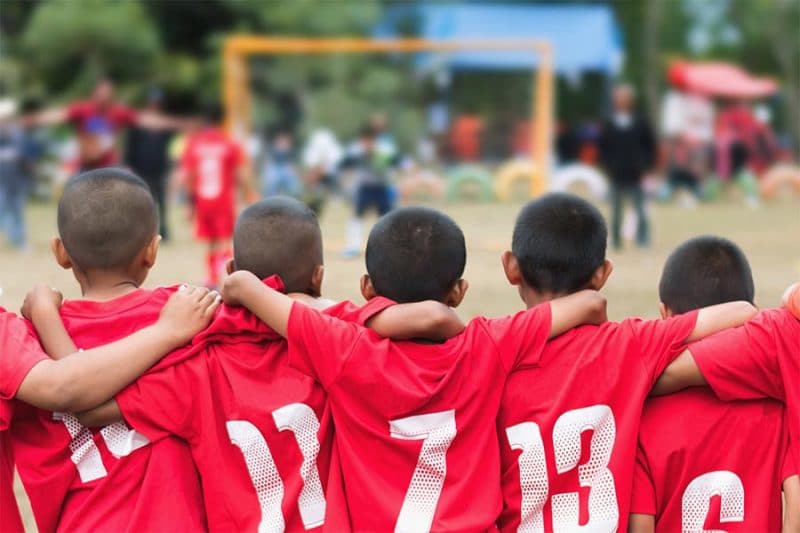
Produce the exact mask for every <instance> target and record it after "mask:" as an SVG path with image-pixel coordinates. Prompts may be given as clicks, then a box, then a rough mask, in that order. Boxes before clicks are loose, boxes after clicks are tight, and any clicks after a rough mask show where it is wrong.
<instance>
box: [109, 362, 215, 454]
mask: <svg viewBox="0 0 800 533" xmlns="http://www.w3.org/2000/svg"><path fill="white" fill-rule="evenodd" d="M200 362H201V356H198V357H196V358H194V359H192V360H189V361H185V362H183V363H181V364H178V365H175V366H171V367H168V368H165V369H163V370H159V371H157V372H148V373H146V374H144V375H143V376H141V377H140V378H139V379H137V380H136V381H134V382H133V383H132V384H130V385H129V386H128V387H126V388H125V389H123V390H122V391H121V392H120V393H119V394H117V396H116V400H117V404H118V405H119V409H120V411H121V412H122V416H123V418H125V421H126V422H127V423H128V424H129V425H130V426H131V427H132V428H133V429H135V430H136V431H138V432H139V433H141V434H143V435H144V436H145V437H147V438H148V439H150V440H151V441H156V440H159V439H162V438H165V437H168V436H170V435H175V436H177V437H181V438H184V439H187V440H188V439H190V438H192V436H193V435H194V429H193V424H192V412H193V407H192V398H193V397H194V395H195V391H197V389H198V386H197V383H195V380H194V379H193V372H192V370H193V368H192V366H193V365H196V364H198V363H200Z"/></svg>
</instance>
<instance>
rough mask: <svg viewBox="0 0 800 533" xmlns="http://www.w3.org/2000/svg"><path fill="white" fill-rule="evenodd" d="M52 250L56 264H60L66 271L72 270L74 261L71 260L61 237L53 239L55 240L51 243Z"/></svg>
mask: <svg viewBox="0 0 800 533" xmlns="http://www.w3.org/2000/svg"><path fill="white" fill-rule="evenodd" d="M50 250H51V251H52V252H53V257H55V259H56V263H58V265H59V266H60V267H61V268H63V269H65V270H69V269H70V268H72V259H70V257H69V254H68V253H67V249H66V248H64V243H63V242H62V241H61V239H60V238H59V237H53V240H52V241H50Z"/></svg>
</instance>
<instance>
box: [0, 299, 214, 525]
mask: <svg viewBox="0 0 800 533" xmlns="http://www.w3.org/2000/svg"><path fill="white" fill-rule="evenodd" d="M206 294H208V293H207V291H204V290H198V289H194V288H192V289H188V290H186V291H181V292H179V293H176V294H175V295H174V296H173V297H172V298H171V300H170V301H169V302H168V303H167V305H166V306H165V307H164V309H163V310H162V312H161V318H160V319H159V320H158V322H156V324H154V325H152V326H150V327H148V328H145V329H144V330H141V331H139V332H137V333H134V334H133V335H131V336H129V337H127V338H125V339H123V340H121V341H117V342H115V343H112V344H109V345H106V346H103V347H101V348H95V349H93V350H86V351H83V352H77V349H76V348H75V345H74V344H73V343H72V340H71V339H70V338H69V335H68V334H67V332H66V330H65V329H64V325H63V324H62V322H61V317H60V316H59V315H58V306H60V305H61V294H60V293H57V292H55V291H53V290H51V289H50V288H48V287H44V286H38V287H37V288H35V289H34V290H33V291H31V293H30V295H31V297H30V298H26V302H25V306H24V308H23V311H24V312H25V314H26V315H28V316H30V317H31V318H33V320H34V321H35V324H36V325H38V327H39V329H40V330H42V332H43V335H42V344H44V346H45V347H46V348H47V350H48V354H49V355H51V356H52V357H53V359H55V360H53V359H50V358H49V357H48V354H46V353H45V352H44V351H42V347H41V346H40V343H39V341H38V340H37V339H36V336H35V335H33V333H32V332H31V331H30V329H29V328H28V327H27V325H26V323H25V322H24V321H23V320H21V319H19V318H17V317H16V316H15V315H14V314H13V313H9V312H7V311H6V310H5V309H3V308H0V507H2V512H0V531H3V532H22V531H24V530H23V527H22V521H21V519H20V516H19V512H18V511H17V502H16V501H15V500H14V492H13V487H12V479H13V469H14V460H13V453H12V449H11V447H10V446H9V444H10V443H9V434H8V432H9V430H10V429H11V427H12V423H13V418H14V405H15V403H14V402H12V400H13V399H14V398H17V399H18V400H21V401H23V402H26V403H28V404H30V405H33V406H36V407H39V408H42V409H52V410H57V411H80V410H85V409H91V408H93V407H96V406H98V405H99V404H101V403H103V402H104V401H107V400H108V399H109V398H111V397H112V396H113V395H114V394H115V393H116V392H118V391H119V390H120V389H122V387H124V386H125V385H127V384H128V383H130V382H131V381H133V380H134V379H136V378H137V377H138V376H139V375H141V374H142V373H143V372H144V371H145V370H147V368H148V367H149V366H151V365H152V364H153V363H155V362H156V361H157V360H158V359H159V358H161V357H163V356H164V355H166V354H167V353H168V352H169V351H171V350H173V349H175V348H177V347H179V346H181V345H182V344H184V343H185V342H187V341H189V340H190V339H191V338H192V336H193V335H194V334H195V333H197V332H198V331H200V330H201V329H202V328H203V327H205V326H206V325H207V324H208V321H209V319H210V318H211V315H212V313H213V311H214V310H215V309H216V306H217V303H218V301H217V300H216V299H215V298H214V297H213V295H212V296H211V297H210V299H206V300H203V298H202V297H203V296H204V295H206ZM42 300H50V303H49V305H45V306H41V305H37V303H36V302H40V301H42ZM76 352H77V353H76ZM70 354H73V355H71V356H70V357H66V356H67V355H70Z"/></svg>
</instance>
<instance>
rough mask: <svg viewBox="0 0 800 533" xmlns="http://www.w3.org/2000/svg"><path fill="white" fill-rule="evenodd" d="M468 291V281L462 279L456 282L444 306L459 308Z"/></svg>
mask: <svg viewBox="0 0 800 533" xmlns="http://www.w3.org/2000/svg"><path fill="white" fill-rule="evenodd" d="M467 289H469V282H468V281H467V280H465V279H463V278H462V279H460V280H458V281H456V282H455V284H454V285H453V288H452V289H450V292H449V293H448V295H447V296H446V297H445V299H444V304H445V305H446V306H448V307H458V306H459V305H461V302H462V301H463V300H464V296H466V294H467Z"/></svg>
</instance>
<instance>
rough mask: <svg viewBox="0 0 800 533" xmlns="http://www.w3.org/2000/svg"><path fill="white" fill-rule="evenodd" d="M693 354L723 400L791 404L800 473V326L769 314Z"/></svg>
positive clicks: (780, 312)
mask: <svg viewBox="0 0 800 533" xmlns="http://www.w3.org/2000/svg"><path fill="white" fill-rule="evenodd" d="M690 351H691V352H692V356H694V360H695V361H696V362H697V366H698V367H700V371H701V372H702V373H703V377H704V378H705V379H706V381H707V382H708V384H709V386H710V387H711V389H712V390H713V391H714V393H715V394H716V395H717V397H719V398H720V399H721V400H726V401H728V400H750V399H757V398H773V399H775V400H779V401H782V402H784V403H785V404H786V415H787V419H788V427H789V435H790V436H791V444H790V447H791V454H792V455H793V456H794V464H795V465H796V466H797V468H800V320H797V319H796V318H795V317H794V316H792V314H791V313H790V312H789V311H787V310H786V309H767V310H765V311H761V312H760V313H758V314H757V315H756V316H755V317H754V318H753V319H752V320H750V321H749V322H748V323H747V324H745V325H743V326H740V327H738V328H734V329H730V330H728V331H723V332H721V333H718V334H716V335H714V336H712V337H709V338H708V339H704V340H702V341H700V342H697V343H695V344H692V346H691V348H690Z"/></svg>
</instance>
